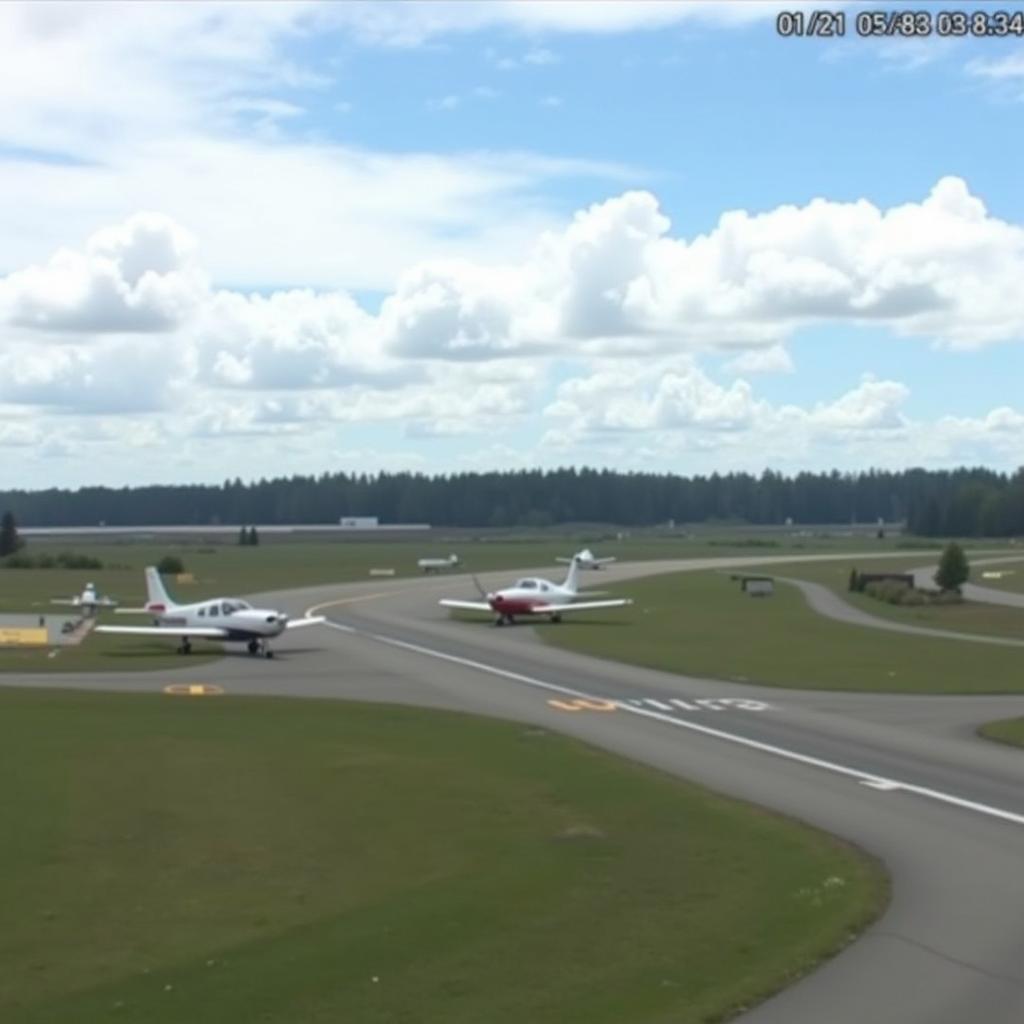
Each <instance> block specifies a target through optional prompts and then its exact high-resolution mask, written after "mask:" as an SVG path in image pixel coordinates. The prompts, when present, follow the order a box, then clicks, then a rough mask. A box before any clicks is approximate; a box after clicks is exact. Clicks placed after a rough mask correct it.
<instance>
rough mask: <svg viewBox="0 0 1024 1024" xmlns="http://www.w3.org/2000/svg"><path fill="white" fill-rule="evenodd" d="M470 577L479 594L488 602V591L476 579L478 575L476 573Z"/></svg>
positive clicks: (472, 573)
mask: <svg viewBox="0 0 1024 1024" xmlns="http://www.w3.org/2000/svg"><path fill="white" fill-rule="evenodd" d="M469 575H470V578H471V579H472V580H473V584H474V586H475V587H476V590H477V593H478V594H479V595H480V596H481V597H482V598H483V599H484V600H485V601H486V600H487V591H486V590H484V588H483V587H482V586H481V585H480V581H479V580H478V579H477V578H476V573H475V572H471V573H470V574H469Z"/></svg>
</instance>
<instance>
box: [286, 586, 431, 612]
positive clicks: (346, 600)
mask: <svg viewBox="0 0 1024 1024" xmlns="http://www.w3.org/2000/svg"><path fill="white" fill-rule="evenodd" d="M419 589H421V588H419V587H400V588H399V589H398V590H382V591H380V593H377V594H356V595H355V596H354V597H339V598H336V599H335V600H333V601H321V602H320V604H314V605H311V606H310V607H309V608H307V609H306V611H305V613H304V614H306V615H316V614H317V613H318V612H322V611H323V610H324V609H325V608H335V607H337V606H338V605H339V604H356V603H357V602H359V601H375V600H377V598H379V597H394V596H395V595H396V594H407V593H409V591H410V590H419Z"/></svg>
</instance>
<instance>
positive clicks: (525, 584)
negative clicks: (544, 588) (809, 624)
mask: <svg viewBox="0 0 1024 1024" xmlns="http://www.w3.org/2000/svg"><path fill="white" fill-rule="evenodd" d="M517 586H518V587H519V588H520V590H536V589H537V581H536V580H520V581H519V583H518V584H517Z"/></svg>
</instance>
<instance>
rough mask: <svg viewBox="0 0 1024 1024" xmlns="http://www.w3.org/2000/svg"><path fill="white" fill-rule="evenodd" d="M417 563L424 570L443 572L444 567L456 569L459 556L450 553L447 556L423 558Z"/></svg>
mask: <svg viewBox="0 0 1024 1024" xmlns="http://www.w3.org/2000/svg"><path fill="white" fill-rule="evenodd" d="M416 564H417V565H418V566H419V567H420V568H421V569H422V570H423V571H424V572H442V571H443V570H444V569H454V568H455V566H457V565H458V564H459V556H458V555H449V556H448V557H447V558H421V559H419V561H418V562H417V563H416Z"/></svg>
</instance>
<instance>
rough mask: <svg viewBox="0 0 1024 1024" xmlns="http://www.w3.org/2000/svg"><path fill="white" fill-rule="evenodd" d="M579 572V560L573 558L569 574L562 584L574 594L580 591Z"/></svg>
mask: <svg viewBox="0 0 1024 1024" xmlns="http://www.w3.org/2000/svg"><path fill="white" fill-rule="evenodd" d="M579 572H580V563H579V560H578V559H577V558H573V560H572V564H571V565H570V566H569V572H568V574H567V575H566V577H565V582H564V583H563V584H562V586H563V587H565V589H566V590H568V591H571V592H572V593H573V594H575V593H576V591H577V590H578V589H579Z"/></svg>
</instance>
